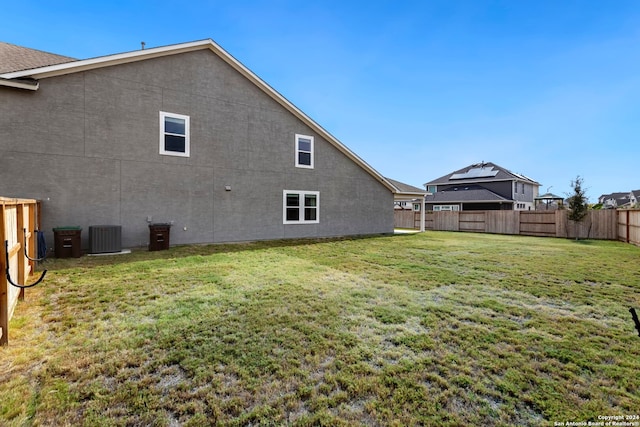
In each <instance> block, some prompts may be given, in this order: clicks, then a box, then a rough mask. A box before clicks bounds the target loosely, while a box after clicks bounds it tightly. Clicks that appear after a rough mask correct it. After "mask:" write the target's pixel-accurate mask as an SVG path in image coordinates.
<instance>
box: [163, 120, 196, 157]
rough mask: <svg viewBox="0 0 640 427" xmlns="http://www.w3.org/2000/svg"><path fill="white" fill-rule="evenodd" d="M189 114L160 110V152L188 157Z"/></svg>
mask: <svg viewBox="0 0 640 427" xmlns="http://www.w3.org/2000/svg"><path fill="white" fill-rule="evenodd" d="M189 126H190V124H189V116H184V115H181V114H174V113H165V112H164V111H160V154H163V155H167V156H179V157H189V155H190V146H189V144H190V141H189V140H190V138H189V133H190V132H189Z"/></svg>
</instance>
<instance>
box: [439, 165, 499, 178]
mask: <svg viewBox="0 0 640 427" xmlns="http://www.w3.org/2000/svg"><path fill="white" fill-rule="evenodd" d="M498 172H499V171H498V170H493V166H492V167H491V168H471V169H469V170H468V171H466V172H464V173H454V174H453V175H451V177H450V178H449V179H470V178H490V177H494V176H496V175H497V174H498Z"/></svg>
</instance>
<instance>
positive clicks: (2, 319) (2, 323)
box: [0, 203, 9, 346]
mask: <svg viewBox="0 0 640 427" xmlns="http://www.w3.org/2000/svg"><path fill="white" fill-rule="evenodd" d="M4 209H5V205H4V203H0V240H1V241H2V244H0V346H2V345H7V344H8V343H9V289H8V287H9V283H8V282H7V276H6V274H5V269H6V268H7V266H5V265H4V263H5V260H6V255H5V247H4V241H5V240H6V239H7V236H5V225H4Z"/></svg>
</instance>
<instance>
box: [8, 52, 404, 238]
mask: <svg viewBox="0 0 640 427" xmlns="http://www.w3.org/2000/svg"><path fill="white" fill-rule="evenodd" d="M0 59H1V60H0V195H2V196H8V197H22V198H34V199H39V200H41V201H42V213H43V215H42V224H43V229H44V231H45V232H47V240H48V241H50V242H51V241H53V239H52V233H51V229H52V228H53V227H56V226H81V227H83V228H84V229H85V230H86V228H87V227H89V226H91V225H101V224H115V225H121V227H122V245H123V247H134V246H144V245H145V244H147V243H148V241H149V229H148V227H147V225H148V224H149V223H170V224H172V225H173V227H172V228H171V242H172V243H176V244H185V243H201V242H203V243H204V242H231V241H250V240H266V239H282V238H299V237H329V236H343V235H367V234H381V233H392V232H393V200H394V193H395V192H396V191H398V190H397V189H396V188H395V187H394V185H393V184H391V183H390V182H389V181H388V180H387V179H385V178H384V177H383V176H381V175H380V174H379V173H378V172H377V171H376V170H374V169H373V168H372V167H371V166H369V165H368V164H367V163H366V162H365V161H364V160H362V159H361V158H360V157H358V156H357V155H356V154H355V153H354V152H352V151H351V150H350V149H349V148H347V147H346V146H345V145H344V144H343V143H341V142H340V141H338V140H337V139H336V138H335V137H333V136H332V135H331V134H329V133H328V132H327V131H326V130H324V129H323V128H322V127H321V126H320V125H319V124H317V123H316V122H315V121H313V120H312V119H311V118H309V117H308V116H307V115H306V114H304V113H303V112H302V111H300V110H299V109H298V108H297V107H295V106H294V105H293V104H292V103H291V102H289V101H288V100H287V99H285V98H284V97H283V96H282V95H280V94H279V93H278V92H277V91H275V90H274V89H273V88H271V87H270V86H269V85H268V84H267V83H265V82H264V81H263V80H261V79H260V78H259V77H258V76H256V75H255V74H254V73H253V72H251V71H250V70H249V69H247V68H246V67H245V66H244V65H242V64H241V63H240V62H239V61H238V60H236V59H235V58H233V57H232V56H231V55H230V54H228V53H227V52H226V51H224V50H223V49H222V48H221V47H220V46H219V45H217V44H216V43H215V42H213V41H212V40H203V41H197V42H191V43H183V44H178V45H172V46H165V47H157V48H151V49H144V50H138V51H133V52H127V53H121V54H115V55H109V56H103V57H98V58H92V59H87V60H74V59H73V58H68V57H62V56H59V55H53V54H49V53H45V52H40V51H36V50H32V49H27V48H23V47H19V46H15V45H10V44H6V43H0ZM86 234H87V233H84V234H83V247H87V237H86Z"/></svg>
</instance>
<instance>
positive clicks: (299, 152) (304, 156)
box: [296, 134, 313, 169]
mask: <svg viewBox="0 0 640 427" xmlns="http://www.w3.org/2000/svg"><path fill="white" fill-rule="evenodd" d="M296 167H298V168H309V169H313V137H312V136H307V135H298V134H296Z"/></svg>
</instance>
